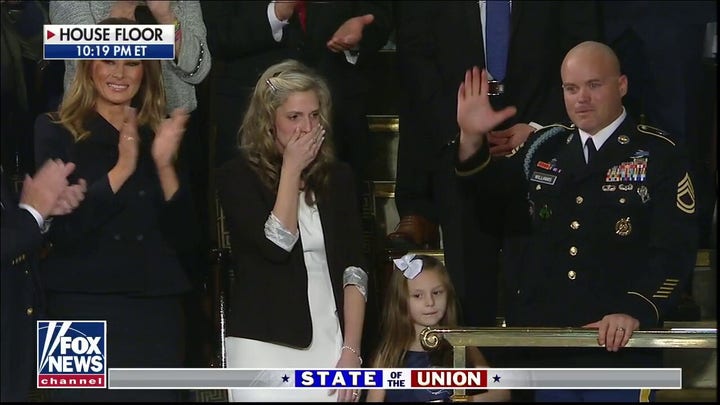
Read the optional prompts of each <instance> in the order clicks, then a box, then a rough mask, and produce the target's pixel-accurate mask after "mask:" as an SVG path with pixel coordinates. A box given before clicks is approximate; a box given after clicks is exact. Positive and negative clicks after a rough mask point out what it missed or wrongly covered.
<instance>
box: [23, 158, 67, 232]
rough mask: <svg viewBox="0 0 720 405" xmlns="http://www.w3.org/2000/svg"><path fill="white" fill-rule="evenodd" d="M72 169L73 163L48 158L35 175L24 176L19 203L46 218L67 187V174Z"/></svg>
mask: <svg viewBox="0 0 720 405" xmlns="http://www.w3.org/2000/svg"><path fill="white" fill-rule="evenodd" d="M73 170H75V164H74V163H67V164H65V163H63V161H62V160H60V159H55V160H48V161H47V162H45V163H44V164H43V165H42V167H40V169H38V171H37V172H35V176H33V177H30V176H29V175H28V176H25V181H24V182H23V187H22V192H21V194H20V203H21V204H27V205H29V206H31V207H33V208H34V209H36V210H37V211H38V212H39V213H40V215H42V217H43V218H47V217H48V216H50V215H51V214H52V212H53V208H54V207H55V205H56V204H57V201H58V198H59V197H60V195H61V194H62V193H63V191H64V190H65V188H66V187H67V185H68V181H67V176H69V175H70V173H72V172H73Z"/></svg>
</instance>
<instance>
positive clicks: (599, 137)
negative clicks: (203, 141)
mask: <svg viewBox="0 0 720 405" xmlns="http://www.w3.org/2000/svg"><path fill="white" fill-rule="evenodd" d="M626 116H627V113H626V112H625V107H623V110H622V114H620V116H619V117H617V118H616V119H615V121H613V122H611V123H610V125H608V126H606V127H605V128H603V129H601V130H600V131H598V133H597V134H595V135H590V134H588V133H587V132H585V131H583V130H582V129H580V128H578V132H579V133H580V140H581V141H582V144H583V145H585V141H587V139H588V138H592V140H593V143H594V144H595V150H598V151H599V150H600V148H602V146H603V144H604V143H605V141H607V140H608V138H610V135H612V134H613V132H615V130H616V129H618V127H619V126H620V124H622V122H623V121H625V117H626Z"/></svg>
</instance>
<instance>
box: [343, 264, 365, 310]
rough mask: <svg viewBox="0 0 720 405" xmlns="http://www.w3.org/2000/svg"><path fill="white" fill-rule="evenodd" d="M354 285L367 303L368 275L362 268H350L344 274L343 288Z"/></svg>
mask: <svg viewBox="0 0 720 405" xmlns="http://www.w3.org/2000/svg"><path fill="white" fill-rule="evenodd" d="M347 285H354V286H355V287H356V288H357V289H358V291H360V294H362V296H363V298H365V302H367V290H368V275H367V273H365V270H363V269H361V268H360V267H355V266H350V267H348V268H347V269H345V272H344V273H343V288H345V286H347Z"/></svg>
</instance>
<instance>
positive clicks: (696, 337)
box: [421, 322, 717, 402]
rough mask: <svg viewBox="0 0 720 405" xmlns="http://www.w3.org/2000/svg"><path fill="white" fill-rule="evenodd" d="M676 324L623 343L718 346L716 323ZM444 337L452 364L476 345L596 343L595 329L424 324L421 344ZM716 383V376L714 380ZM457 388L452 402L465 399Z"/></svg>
mask: <svg viewBox="0 0 720 405" xmlns="http://www.w3.org/2000/svg"><path fill="white" fill-rule="evenodd" d="M708 326H712V327H678V328H671V329H662V330H641V331H635V332H633V335H632V337H631V338H630V341H629V342H628V344H627V346H626V347H632V348H656V349H717V327H716V325H715V324H714V322H713V323H712V325H710V324H708ZM441 339H445V340H446V341H447V342H448V343H449V344H450V345H452V347H453V367H455V368H464V367H465V364H466V363H465V348H466V347H468V346H477V347H598V342H597V330H593V329H580V328H518V327H495V328H469V327H467V328H426V329H425V330H424V331H423V333H422V335H421V343H422V345H423V346H424V347H425V348H426V349H428V350H432V349H434V348H436V347H437V346H438V344H439V343H440V340H441ZM715 385H716V386H717V380H716V381H715ZM467 400H468V397H467V396H466V395H465V390H464V389H457V390H455V393H454V395H453V401H454V402H465V401H467Z"/></svg>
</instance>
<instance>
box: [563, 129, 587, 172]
mask: <svg viewBox="0 0 720 405" xmlns="http://www.w3.org/2000/svg"><path fill="white" fill-rule="evenodd" d="M561 142H563V144H564V145H563V147H561V148H560V152H559V153H558V155H557V159H558V166H559V167H560V168H561V169H562V170H563V174H564V178H566V179H568V180H567V181H572V179H574V178H577V176H579V175H580V173H581V172H582V171H583V170H585V159H584V158H583V154H582V153H583V151H582V141H580V134H578V130H577V128H575V129H574V130H573V131H572V132H571V133H570V134H569V135H567V136H566V137H565V139H563V140H562V141H561Z"/></svg>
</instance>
